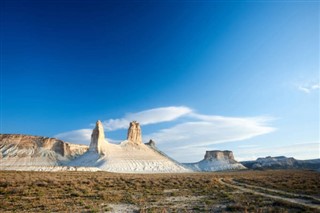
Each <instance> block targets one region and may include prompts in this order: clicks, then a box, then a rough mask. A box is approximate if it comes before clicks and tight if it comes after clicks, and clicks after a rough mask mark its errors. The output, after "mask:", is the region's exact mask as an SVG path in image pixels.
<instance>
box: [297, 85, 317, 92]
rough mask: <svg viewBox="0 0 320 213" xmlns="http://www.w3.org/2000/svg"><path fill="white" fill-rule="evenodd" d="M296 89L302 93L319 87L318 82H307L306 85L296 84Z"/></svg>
mask: <svg viewBox="0 0 320 213" xmlns="http://www.w3.org/2000/svg"><path fill="white" fill-rule="evenodd" d="M298 89H299V90H300V91H302V92H304V93H311V92H312V91H314V90H318V89H320V84H309V85H307V86H301V85H300V86H298Z"/></svg>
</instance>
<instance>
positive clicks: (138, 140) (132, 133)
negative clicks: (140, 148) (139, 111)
mask: <svg viewBox="0 0 320 213" xmlns="http://www.w3.org/2000/svg"><path fill="white" fill-rule="evenodd" d="M127 140H128V141H129V143H132V144H142V136H141V128H140V124H139V123H138V122H136V121H132V122H130V126H129V129H128V134H127Z"/></svg>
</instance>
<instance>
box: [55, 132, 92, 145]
mask: <svg viewBox="0 0 320 213" xmlns="http://www.w3.org/2000/svg"><path fill="white" fill-rule="evenodd" d="M91 133H92V129H78V130H73V131H69V132H63V133H59V134H56V135H55V136H54V137H55V138H58V139H60V140H63V141H66V142H71V143H77V144H85V145H88V144H89V143H90V140H91Z"/></svg>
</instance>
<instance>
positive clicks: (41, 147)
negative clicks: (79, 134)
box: [0, 134, 88, 167]
mask: <svg viewBox="0 0 320 213" xmlns="http://www.w3.org/2000/svg"><path fill="white" fill-rule="evenodd" d="M87 150H88V146H85V145H78V144H72V143H66V142H64V141H62V140H59V139H56V138H48V137H40V136H31V135H22V134H0V167H1V166H16V165H17V166H57V165H62V164H63V163H64V162H67V161H70V160H72V159H74V158H76V157H78V156H80V155H82V154H83V153H85V152H86V151H87Z"/></svg>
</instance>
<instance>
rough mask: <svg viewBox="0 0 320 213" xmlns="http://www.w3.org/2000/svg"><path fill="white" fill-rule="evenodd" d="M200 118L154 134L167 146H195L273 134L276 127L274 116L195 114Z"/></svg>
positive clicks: (155, 137)
mask: <svg viewBox="0 0 320 213" xmlns="http://www.w3.org/2000/svg"><path fill="white" fill-rule="evenodd" d="M191 117H193V118H198V121H190V122H185V123H181V124H178V125H175V126H173V127H171V128H167V129H162V130H159V131H157V132H155V133H152V134H150V135H146V136H145V137H144V138H145V139H146V140H148V139H150V138H152V139H154V140H155V141H156V142H158V143H159V144H160V145H162V146H163V147H166V146H169V147H175V148H176V149H192V148H195V147H204V146H210V145H213V144H218V143H226V142H232V141H241V140H246V139H250V138H252V137H256V136H258V135H263V134H267V133H270V132H272V131H274V130H275V128H273V127H270V126H269V125H268V123H269V121H270V120H271V118H270V117H251V118H245V117H243V118H242V117H224V116H209V115H200V114H192V115H191Z"/></svg>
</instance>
